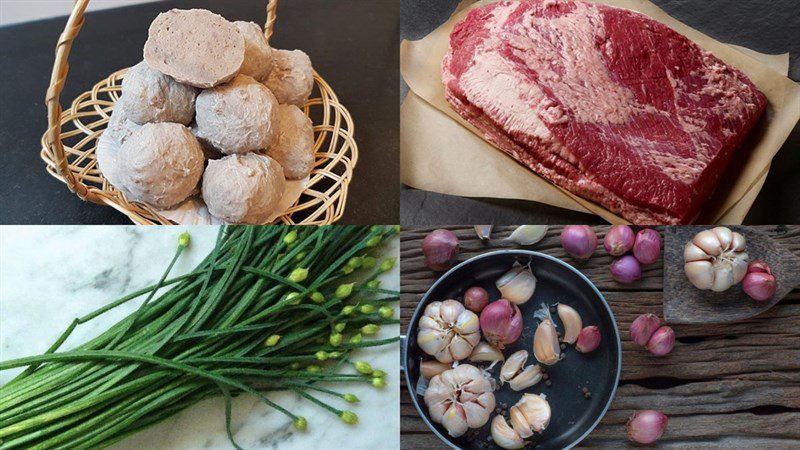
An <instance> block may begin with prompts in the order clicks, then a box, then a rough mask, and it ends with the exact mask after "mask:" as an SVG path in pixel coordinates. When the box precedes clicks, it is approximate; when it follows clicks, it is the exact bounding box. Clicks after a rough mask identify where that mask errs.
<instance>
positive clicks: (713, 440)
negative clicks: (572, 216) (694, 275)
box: [400, 226, 800, 449]
mask: <svg viewBox="0 0 800 450" xmlns="http://www.w3.org/2000/svg"><path fill="white" fill-rule="evenodd" d="M446 228H448V229H451V230H453V231H454V232H455V233H456V235H457V236H458V237H459V240H460V244H461V251H460V254H459V257H458V261H459V262H461V261H464V260H466V259H468V258H470V257H472V256H475V255H477V254H480V253H483V252H486V251H490V250H494V249H498V248H515V247H517V245H516V244H513V243H510V242H508V241H504V240H503V238H505V237H507V236H508V235H510V233H511V231H513V229H514V227H497V228H495V230H494V232H493V234H492V239H491V241H490V242H488V243H484V242H481V241H480V240H479V239H478V238H477V236H476V235H475V232H474V230H473V228H472V227H470V226H460V227H446ZM753 228H756V229H758V230H759V231H761V232H764V233H766V234H767V235H769V236H770V237H772V238H773V239H774V240H775V241H776V242H778V243H779V244H780V245H781V246H783V247H784V248H786V249H788V250H789V251H791V252H793V253H794V254H796V255H800V226H759V227H753ZM594 229H595V231H596V232H597V235H598V240H599V241H600V244H599V245H598V250H597V252H596V253H595V255H594V256H593V257H592V258H591V259H590V260H589V261H586V262H577V261H575V260H573V259H572V258H571V257H569V256H568V255H566V254H565V253H564V251H563V250H562V249H561V245H560V242H559V238H558V236H559V234H560V233H561V227H551V228H550V230H549V231H548V233H547V236H546V237H545V239H543V240H542V241H541V242H539V243H538V244H536V245H533V246H530V247H524V248H527V249H531V250H536V251H541V252H543V253H547V254H549V255H552V256H555V257H558V258H561V259H563V260H564V261H566V262H568V263H570V264H573V265H574V266H575V267H576V268H577V269H578V270H580V271H581V272H583V273H584V274H585V275H586V276H587V277H589V279H590V280H591V281H592V282H593V283H595V285H596V286H597V287H598V289H600V290H601V291H602V292H603V295H604V296H605V298H606V300H607V301H608V302H609V304H610V305H611V309H612V311H613V312H614V316H615V318H616V320H617V324H618V326H619V328H620V333H621V337H622V348H623V354H622V361H623V362H622V376H621V379H620V386H619V389H618V391H617V394H616V397H615V398H614V402H613V403H612V405H611V408H610V409H609V411H608V413H607V414H606V416H605V417H604V418H603V421H602V422H601V424H600V425H599V426H598V427H597V428H596V429H595V430H594V431H593V432H592V433H591V434H590V435H589V437H588V438H587V439H586V440H584V441H583V442H582V443H581V445H580V448H626V447H629V446H630V444H629V442H628V441H627V439H626V431H625V423H626V421H627V418H628V416H629V415H630V414H631V413H632V412H633V411H634V410H637V409H658V410H661V411H663V412H664V413H665V414H667V415H668V416H669V418H670V421H669V426H668V428H667V431H666V433H665V434H664V436H663V438H662V439H661V440H660V441H659V446H660V447H661V448H692V449H755V448H759V449H760V448H770V449H784V448H785V449H789V448H800V290H795V291H792V292H791V293H790V294H789V295H787V297H786V298H784V299H783V300H782V301H781V302H780V303H778V304H777V305H776V306H774V307H773V308H772V309H770V310H769V311H767V312H765V313H763V314H760V315H758V316H756V317H752V318H749V319H746V320H742V321H739V322H735V323H730V324H718V325H705V324H703V325H674V326H673V329H674V330H675V333H676V336H677V342H676V345H675V349H674V350H673V352H672V353H670V354H669V355H667V356H666V357H663V358H655V357H653V356H651V355H650V354H649V353H648V352H647V351H646V350H644V349H642V348H639V347H638V346H636V345H634V344H633V343H632V342H630V339H629V338H628V329H629V328H630V324H631V323H632V322H633V320H634V319H635V318H636V317H637V316H639V315H640V314H644V313H648V312H650V313H654V314H657V315H659V316H660V317H663V316H662V298H661V297H662V289H663V275H662V274H663V266H662V264H661V262H660V261H659V262H657V263H655V264H653V265H651V266H648V267H645V268H644V271H643V279H642V280H640V281H639V282H637V283H634V284H631V285H621V284H619V283H617V282H616V281H614V280H613V279H612V278H611V275H610V272H609V265H610V263H611V261H612V258H611V257H610V256H609V255H608V254H607V253H606V252H605V250H604V249H603V248H602V238H603V236H604V235H605V231H606V230H607V229H608V227H606V226H598V227H594ZM657 229H658V230H659V231H660V232H661V233H662V236H663V234H664V231H665V229H664V228H657ZM431 230H432V229H415V230H403V231H402V232H401V236H400V237H401V244H400V251H401V279H400V282H401V300H400V307H401V323H402V325H401V327H402V328H401V329H402V330H403V332H404V333H405V330H406V329H407V327H408V321H409V320H410V318H411V315H412V314H413V312H414V308H415V307H416V304H417V302H418V301H419V300H420V298H421V297H422V295H423V294H424V293H425V291H426V290H427V289H428V287H430V285H431V284H432V283H433V282H434V281H435V280H436V279H437V278H438V276H439V275H440V274H437V273H435V272H432V271H430V270H429V269H427V268H426V267H425V265H424V262H423V258H422V250H421V242H422V239H423V238H424V237H425V235H426V234H427V233H428V232H430V231H431ZM400 406H401V407H400V414H401V448H403V449H445V448H447V447H446V446H445V445H444V444H442V443H441V442H440V441H439V439H438V438H437V437H436V436H435V435H433V434H432V433H431V432H430V431H429V430H428V428H427V427H426V426H425V423H424V422H423V421H422V420H421V419H420V418H419V416H418V414H417V411H416V409H415V408H414V406H413V404H412V403H411V399H410V397H409V394H408V392H407V391H406V389H405V386H403V393H402V395H401V405H400Z"/></svg>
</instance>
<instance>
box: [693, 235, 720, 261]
mask: <svg viewBox="0 0 800 450" xmlns="http://www.w3.org/2000/svg"><path fill="white" fill-rule="evenodd" d="M692 242H694V244H695V245H696V246H698V247H700V249H701V250H703V251H704V252H705V253H706V254H708V255H711V256H719V255H720V254H721V253H722V250H723V248H722V246H721V245H720V242H719V237H717V234H716V233H714V231H713V230H703V231H701V232H699V233H697V234H696V235H695V237H694V239H692Z"/></svg>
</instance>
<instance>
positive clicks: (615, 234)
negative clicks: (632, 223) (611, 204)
mask: <svg viewBox="0 0 800 450" xmlns="http://www.w3.org/2000/svg"><path fill="white" fill-rule="evenodd" d="M634 239H635V237H634V235H633V230H631V227H629V226H627V225H612V226H611V229H609V230H608V233H606V236H605V237H604V238H603V247H605V249H606V251H607V252H608V253H609V254H610V255H611V256H621V255H624V254H625V253H628V250H630V249H631V248H633V243H634Z"/></svg>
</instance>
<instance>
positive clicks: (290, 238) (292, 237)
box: [283, 230, 297, 245]
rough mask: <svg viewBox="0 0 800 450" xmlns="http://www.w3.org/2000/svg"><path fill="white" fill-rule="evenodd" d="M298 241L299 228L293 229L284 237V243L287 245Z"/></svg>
mask: <svg viewBox="0 0 800 450" xmlns="http://www.w3.org/2000/svg"><path fill="white" fill-rule="evenodd" d="M295 241H297V230H292V231H290V232H288V233H287V234H286V236H284V237H283V243H284V244H286V245H292V244H294V243H295Z"/></svg>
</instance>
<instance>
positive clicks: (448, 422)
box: [442, 403, 469, 437]
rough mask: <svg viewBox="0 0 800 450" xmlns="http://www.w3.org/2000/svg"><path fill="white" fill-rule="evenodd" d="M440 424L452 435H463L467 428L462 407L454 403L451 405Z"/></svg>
mask: <svg viewBox="0 0 800 450" xmlns="http://www.w3.org/2000/svg"><path fill="white" fill-rule="evenodd" d="M442 426H443V427H444V428H445V429H446V430H447V433H448V434H449V435H450V436H452V437H459V436H463V435H464V433H466V432H467V430H468V429H469V426H468V425H467V418H466V416H465V414H464V408H462V407H461V405H459V404H455V403H454V404H453V405H451V406H450V408H449V409H448V410H447V412H445V413H444V416H443V417H442Z"/></svg>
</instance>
